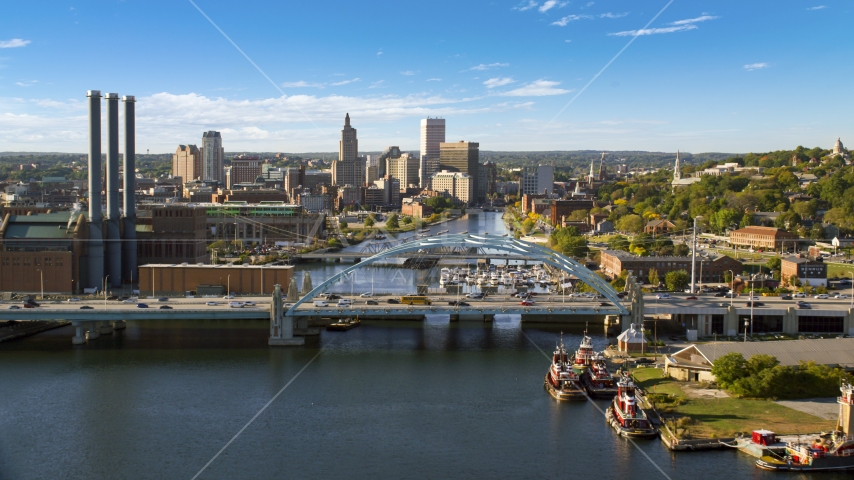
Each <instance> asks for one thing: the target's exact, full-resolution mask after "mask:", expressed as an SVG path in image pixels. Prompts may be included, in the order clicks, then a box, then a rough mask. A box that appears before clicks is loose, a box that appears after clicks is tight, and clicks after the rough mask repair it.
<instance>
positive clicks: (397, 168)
mask: <svg viewBox="0 0 854 480" xmlns="http://www.w3.org/2000/svg"><path fill="white" fill-rule="evenodd" d="M387 164H388V167H387V170H386V174H387V175H391V176H393V177H394V178H397V179H399V180H400V187H401V188H402V189H404V190H405V189H406V188H408V187H409V186H410V185H414V186H416V187H417V186H419V185H420V178H419V174H420V170H421V161H420V159H419V158H418V157H416V156H415V155H413V154H410V153H403V154H401V155H400V157H398V158H389V159H388V160H387Z"/></svg>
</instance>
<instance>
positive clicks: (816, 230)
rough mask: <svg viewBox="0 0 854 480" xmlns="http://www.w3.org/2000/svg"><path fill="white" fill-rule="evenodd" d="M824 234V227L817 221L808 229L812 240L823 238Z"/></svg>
mask: <svg viewBox="0 0 854 480" xmlns="http://www.w3.org/2000/svg"><path fill="white" fill-rule="evenodd" d="M826 235H827V234H826V233H825V231H824V227H822V226H821V224H820V223H818V222H816V223H814V224H813V226H812V228H811V229H810V238H811V239H813V240H825V236H826Z"/></svg>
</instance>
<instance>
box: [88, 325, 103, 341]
mask: <svg viewBox="0 0 854 480" xmlns="http://www.w3.org/2000/svg"><path fill="white" fill-rule="evenodd" d="M86 323H87V324H88V325H87V329H88V330H89V333H88V335H87V336H86V337H87V338H88V339H89V340H96V339H98V338H101V329H100V328H99V327H100V325H101V322H86Z"/></svg>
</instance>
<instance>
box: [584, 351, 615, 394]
mask: <svg viewBox="0 0 854 480" xmlns="http://www.w3.org/2000/svg"><path fill="white" fill-rule="evenodd" d="M581 383H582V384H583V385H584V388H585V389H587V393H588V394H589V395H590V396H591V397H598V398H613V396H614V395H616V394H617V384H616V382H615V381H614V376H613V375H611V372H609V371H608V365H607V364H606V363H605V357H603V356H602V355H597V356H596V357H595V358H594V359H593V363H592V364H591V365H590V368H588V369H587V370H585V371H584V372H583V373H582V374H581Z"/></svg>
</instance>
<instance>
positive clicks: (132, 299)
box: [122, 298, 137, 303]
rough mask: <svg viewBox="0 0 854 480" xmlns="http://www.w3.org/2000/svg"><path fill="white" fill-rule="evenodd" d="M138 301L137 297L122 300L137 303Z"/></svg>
mask: <svg viewBox="0 0 854 480" xmlns="http://www.w3.org/2000/svg"><path fill="white" fill-rule="evenodd" d="M136 302H137V299H135V298H127V299H125V300H122V303H136Z"/></svg>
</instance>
